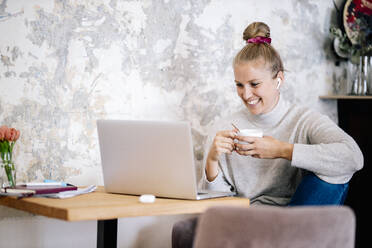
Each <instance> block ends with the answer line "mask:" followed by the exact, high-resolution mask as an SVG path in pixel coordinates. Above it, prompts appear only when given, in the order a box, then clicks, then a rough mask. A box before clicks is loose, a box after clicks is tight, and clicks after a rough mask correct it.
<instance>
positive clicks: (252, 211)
mask: <svg viewBox="0 0 372 248" xmlns="http://www.w3.org/2000/svg"><path fill="white" fill-rule="evenodd" d="M354 242H355V215H354V212H353V211H352V209H351V208H349V207H347V206H317V207H314V206H311V207H310V206H306V207H270V206H255V207H250V208H242V207H212V208H209V209H208V210H207V211H206V212H204V213H203V214H202V215H201V216H200V219H199V221H198V226H197V230H196V236H195V240H194V248H209V247H210V248H212V247H213V248H219V247H221V248H222V247H223V248H235V247H236V248H237V247H245V248H266V247H273V248H274V247H275V248H282V247H283V248H284V247H285V248H287V247H296V248H297V247H301V248H314V247H316V248H325V247H327V248H328V247H337V248H353V247H354Z"/></svg>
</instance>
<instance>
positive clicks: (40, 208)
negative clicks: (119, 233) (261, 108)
mask: <svg viewBox="0 0 372 248" xmlns="http://www.w3.org/2000/svg"><path fill="white" fill-rule="evenodd" d="M55 200H57V201H58V200H60V199H55ZM17 201H22V204H19V202H17ZM0 205H4V206H7V207H11V208H15V209H18V210H22V211H25V212H28V213H31V214H36V215H41V216H45V217H50V218H55V219H60V220H65V221H86V220H107V219H117V218H125V217H139V216H161V215H178V214H198V213H202V212H204V211H205V210H206V209H207V208H208V207H212V206H240V207H248V206H249V205H250V201H249V199H247V198H237V197H223V198H214V199H208V200H198V201H196V200H189V201H187V200H185V201H183V202H178V201H175V202H174V203H173V204H169V205H167V206H166V207H164V205H153V204H140V205H138V204H135V205H133V204H129V205H128V206H126V207H125V208H123V206H122V205H115V206H111V207H109V211H107V209H108V207H107V206H98V207H77V208H70V209H68V208H60V207H56V206H52V207H51V206H45V205H43V204H38V203H36V202H30V201H24V200H18V199H16V198H15V197H0Z"/></svg>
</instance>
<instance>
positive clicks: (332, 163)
mask: <svg viewBox="0 0 372 248" xmlns="http://www.w3.org/2000/svg"><path fill="white" fill-rule="evenodd" d="M231 123H234V124H236V125H237V126H238V127H239V128H241V129H245V128H260V129H263V132H264V135H267V136H272V137H274V138H275V139H278V140H281V141H285V142H288V143H291V144H294V149H293V155H292V161H288V160H285V159H280V158H278V159H259V158H253V157H251V156H241V155H239V154H237V153H235V152H233V153H232V154H231V155H222V156H221V157H220V160H219V174H218V176H217V178H216V179H215V180H214V181H213V182H208V180H207V179H206V176H205V173H203V174H204V175H203V178H202V185H203V188H207V189H212V190H224V191H226V190H230V189H231V188H232V187H231V186H233V188H234V190H236V192H237V193H238V196H241V197H247V198H250V199H251V203H252V204H268V205H287V204H288V203H289V201H290V199H291V197H292V195H293V193H294V192H295V190H296V188H297V186H298V184H299V182H300V181H301V179H302V176H303V175H304V173H306V172H307V171H312V172H314V173H315V174H316V175H317V176H318V177H319V178H320V179H322V180H324V181H326V182H329V183H334V184H340V183H346V182H348V181H349V180H350V178H351V177H352V176H353V173H354V172H356V171H357V170H360V169H361V168H362V167H363V155H362V153H361V151H360V149H359V147H358V145H357V144H356V143H355V141H354V140H353V139H352V138H351V137H350V136H349V135H347V134H346V133H345V132H344V131H343V130H342V129H340V128H339V127H338V126H337V125H336V124H335V123H334V122H333V121H332V120H330V119H329V118H328V117H327V116H325V115H322V114H320V113H317V112H314V111H311V110H309V109H307V108H304V107H299V106H296V105H293V104H289V103H288V102H287V101H285V100H284V99H283V97H282V96H281V97H280V99H279V102H278V104H277V105H276V106H275V107H274V109H273V110H272V111H271V112H269V113H266V114H261V115H252V114H250V112H249V110H248V109H247V108H245V109H243V110H241V111H239V112H237V113H235V114H233V115H232V116H230V117H228V118H223V119H222V120H220V121H218V123H216V124H215V125H214V127H213V128H212V129H211V131H210V133H209V136H208V140H207V142H206V147H205V148H206V149H205V154H206V155H207V154H208V152H209V149H210V146H211V144H212V141H213V139H214V137H215V135H216V132H218V131H220V130H231V129H232V128H231ZM206 157H207V156H205V159H204V163H203V164H204V166H205V160H206ZM204 171H205V170H204V169H203V172H204Z"/></svg>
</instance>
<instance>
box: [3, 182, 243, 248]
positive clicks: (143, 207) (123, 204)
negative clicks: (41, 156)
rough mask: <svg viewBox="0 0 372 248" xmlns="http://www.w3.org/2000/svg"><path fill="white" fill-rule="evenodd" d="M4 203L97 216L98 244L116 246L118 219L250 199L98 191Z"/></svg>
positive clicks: (53, 213)
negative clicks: (145, 199) (152, 197)
mask: <svg viewBox="0 0 372 248" xmlns="http://www.w3.org/2000/svg"><path fill="white" fill-rule="evenodd" d="M0 205H4V206H7V207H11V208H15V209H18V210H23V211H26V212H29V213H33V214H37V215H43V216H46V217H51V218H56V219H60V220H65V221H81V220H97V221H98V226H97V247H116V245H117V219H118V218H124V217H136V216H154V215H175V214H191V213H201V212H203V211H204V210H206V209H207V208H208V207H211V206H217V205H229V206H246V207H248V206H249V199H246V198H237V197H223V198H214V199H208V200H199V201H193V200H176V199H166V198H157V199H156V201H155V203H151V204H145V203H140V202H138V196H131V195H120V194H109V193H106V192H105V191H104V188H103V187H98V189H97V191H96V192H93V193H89V194H86V195H80V196H76V197H73V198H68V199H50V198H33V197H31V198H23V199H16V198H15V197H0Z"/></svg>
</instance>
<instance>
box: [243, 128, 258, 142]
mask: <svg viewBox="0 0 372 248" xmlns="http://www.w3.org/2000/svg"><path fill="white" fill-rule="evenodd" d="M238 136H248V137H259V138H262V137H263V131H262V129H240V132H238ZM238 143H240V144H246V143H247V142H244V141H238Z"/></svg>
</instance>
